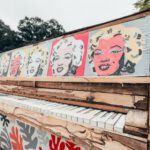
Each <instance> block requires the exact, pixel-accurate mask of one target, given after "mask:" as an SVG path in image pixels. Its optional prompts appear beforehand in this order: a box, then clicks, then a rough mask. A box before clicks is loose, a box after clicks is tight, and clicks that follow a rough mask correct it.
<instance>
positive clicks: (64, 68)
mask: <svg viewBox="0 0 150 150" xmlns="http://www.w3.org/2000/svg"><path fill="white" fill-rule="evenodd" d="M72 55H73V51H72V49H71V48H70V49H69V48H68V49H65V50H64V49H60V50H58V52H57V53H54V55H53V56H52V57H53V65H52V69H53V75H58V76H63V75H66V74H67V73H68V72H69V69H70V65H71V62H72Z"/></svg>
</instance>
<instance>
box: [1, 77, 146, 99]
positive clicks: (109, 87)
mask: <svg viewBox="0 0 150 150" xmlns="http://www.w3.org/2000/svg"><path fill="white" fill-rule="evenodd" d="M0 85H17V86H23V87H37V88H47V89H64V90H76V91H91V92H104V93H106V92H107V93H114V94H129V95H139V96H148V85H147V84H117V83H113V84H112V83H107V84H105V83H76V82H73V83H72V82H65V83H64V82H51V81H13V80H7V81H0Z"/></svg>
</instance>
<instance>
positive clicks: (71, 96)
mask: <svg viewBox="0 0 150 150" xmlns="http://www.w3.org/2000/svg"><path fill="white" fill-rule="evenodd" d="M0 91H9V92H10V93H14V92H15V93H22V94H25V96H26V94H32V95H36V96H40V97H48V98H51V99H53V98H54V99H60V101H61V100H70V101H83V102H92V103H97V104H108V105H114V106H122V107H129V108H138V107H140V108H141V109H144V110H146V109H147V97H145V96H135V95H122V94H114V93H102V92H90V91H74V90H60V89H47V88H33V87H22V86H10V85H1V86H0ZM90 98H91V99H92V100H91V101H89V99H90ZM141 101H144V102H145V101H146V102H145V103H143V105H142V106H140V105H137V103H140V102H141ZM144 104H145V105H144ZM91 105H92V104H91ZM137 106H138V107H137Z"/></svg>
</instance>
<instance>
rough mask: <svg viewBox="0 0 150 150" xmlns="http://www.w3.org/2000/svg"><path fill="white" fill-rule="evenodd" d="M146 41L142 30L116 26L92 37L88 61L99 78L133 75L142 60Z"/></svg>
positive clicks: (98, 32) (100, 31) (102, 30)
mask: <svg viewBox="0 0 150 150" xmlns="http://www.w3.org/2000/svg"><path fill="white" fill-rule="evenodd" d="M143 47H144V39H143V36H142V32H141V31H140V29H138V28H136V27H125V26H124V25H116V26H112V27H107V28H103V29H100V30H98V31H96V32H95V33H94V34H93V35H92V36H91V37H90V43H89V49H88V61H89V64H90V66H91V67H92V70H93V72H94V73H96V75H98V76H109V75H121V74H132V73H134V72H135V66H136V65H137V64H138V62H139V61H140V60H141V59H142V54H143Z"/></svg>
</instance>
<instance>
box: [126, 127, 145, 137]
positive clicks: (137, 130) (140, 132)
mask: <svg viewBox="0 0 150 150" xmlns="http://www.w3.org/2000/svg"><path fill="white" fill-rule="evenodd" d="M124 132H125V133H128V134H132V135H137V136H141V137H145V138H147V136H148V131H147V129H142V128H136V127H133V126H127V125H126V126H125V128H124Z"/></svg>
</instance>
